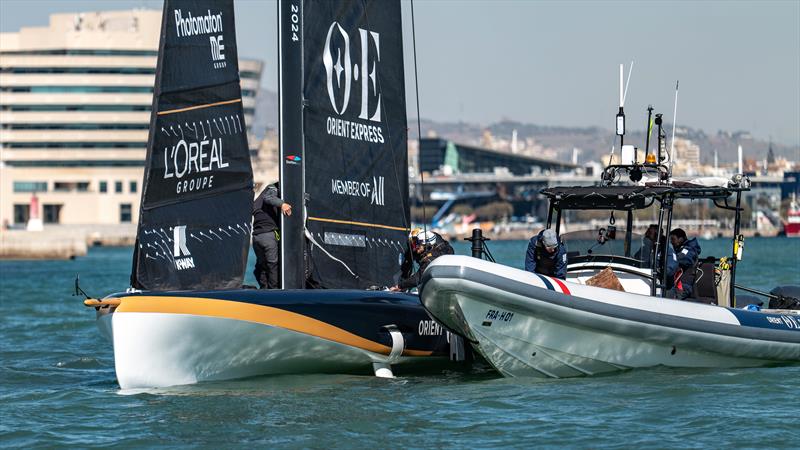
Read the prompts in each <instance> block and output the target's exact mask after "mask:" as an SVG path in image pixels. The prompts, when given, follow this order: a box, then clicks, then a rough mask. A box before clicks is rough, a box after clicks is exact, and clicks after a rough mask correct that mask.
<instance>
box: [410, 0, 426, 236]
mask: <svg viewBox="0 0 800 450" xmlns="http://www.w3.org/2000/svg"><path fill="white" fill-rule="evenodd" d="M411 38H412V41H413V43H414V90H415V91H416V95H417V97H416V101H417V160H418V161H419V180H420V196H421V197H422V228H423V230H424V231H425V234H426V235H427V233H428V215H427V213H426V212H425V175H424V172H423V171H422V158H421V156H422V124H421V122H420V115H419V72H418V70H417V27H416V25H415V22H414V0H411Z"/></svg>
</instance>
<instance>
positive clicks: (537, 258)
mask: <svg viewBox="0 0 800 450" xmlns="http://www.w3.org/2000/svg"><path fill="white" fill-rule="evenodd" d="M525 270H527V271H528V272H533V273H540V274H542V275H549V276H551V277H556V278H561V279H562V280H564V279H566V278H567V246H566V245H565V244H564V243H563V242H561V241H560V240H559V239H558V236H557V235H556V232H555V231H553V230H551V229H549V228H547V229H544V230H542V231H540V232H539V234H537V235H536V236H534V237H532V238H531V240H530V242H528V251H527V253H526V254H525Z"/></svg>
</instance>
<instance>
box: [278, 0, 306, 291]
mask: <svg viewBox="0 0 800 450" xmlns="http://www.w3.org/2000/svg"><path fill="white" fill-rule="evenodd" d="M278 101H279V105H280V106H279V109H278V124H279V125H278V145H279V148H280V151H279V155H280V156H279V157H280V185H281V196H282V198H283V200H284V201H285V202H286V203H289V204H290V205H292V208H293V211H294V214H292V215H291V216H289V217H286V216H284V215H281V286H282V287H283V288H284V289H302V288H303V287H305V258H304V256H303V254H304V249H305V238H304V237H303V228H304V222H305V215H306V212H305V201H304V195H303V193H304V192H305V170H304V169H305V150H304V145H303V2H302V1H301V0H280V1H279V2H278Z"/></svg>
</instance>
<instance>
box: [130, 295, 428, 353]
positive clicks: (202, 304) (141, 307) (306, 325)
mask: <svg viewBox="0 0 800 450" xmlns="http://www.w3.org/2000/svg"><path fill="white" fill-rule="evenodd" d="M121 300H122V302H121V304H120V305H119V306H118V307H117V310H116V313H127V312H137V313H162V314H187V315H193V316H205V317H219V318H224V319H234V320H242V321H245V322H255V323H261V324H264V325H269V326H273V327H280V328H284V329H287V330H291V331H296V332H298V333H303V334H308V335H310V336H316V337H319V338H321V339H327V340H329V341H333V342H338V343H340V344H344V345H349V346H351V347H356V348H360V349H363V350H368V351H370V352H373V353H378V354H382V355H388V354H389V353H390V352H391V350H392V349H391V348H389V347H387V346H385V345H383V344H380V343H378V342H375V341H371V340H369V339H365V338H363V337H361V336H358V335H355V334H353V333H350V332H349V331H346V330H343V329H341V328H339V327H336V326H333V325H331V324H328V323H325V322H323V321H321V320H317V319H313V318H311V317H308V316H304V315H302V314H297V313H293V312H291V311H286V310H283V309H280V308H274V307H271V306H264V305H256V304H252V303H243V302H233V301H230V300H218V299H209V298H198V297H169V296H158V297H151V296H135V297H133V296H131V297H123V298H122V299H121ZM432 353H433V352H431V351H425V350H408V349H407V350H404V351H403V355H404V356H430V355H431V354H432Z"/></svg>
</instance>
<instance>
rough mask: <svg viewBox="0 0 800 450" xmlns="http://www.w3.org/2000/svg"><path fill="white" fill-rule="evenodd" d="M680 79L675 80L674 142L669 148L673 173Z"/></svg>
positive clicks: (670, 169) (670, 165) (670, 170)
mask: <svg viewBox="0 0 800 450" xmlns="http://www.w3.org/2000/svg"><path fill="white" fill-rule="evenodd" d="M679 83H680V80H676V81H675V107H674V109H673V110H672V142H671V145H670V149H669V173H670V175H672V161H674V160H675V124H676V123H677V121H678V84H679Z"/></svg>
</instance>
